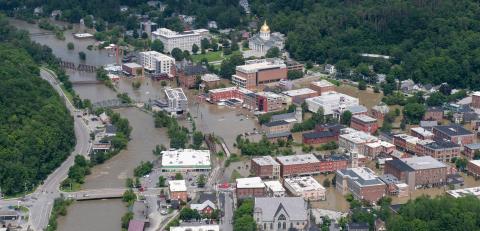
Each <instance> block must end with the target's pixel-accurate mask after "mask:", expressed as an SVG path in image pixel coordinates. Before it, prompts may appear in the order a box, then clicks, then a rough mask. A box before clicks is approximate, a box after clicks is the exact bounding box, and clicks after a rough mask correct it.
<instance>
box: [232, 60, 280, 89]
mask: <svg viewBox="0 0 480 231" xmlns="http://www.w3.org/2000/svg"><path fill="white" fill-rule="evenodd" d="M282 79H287V66H286V65H285V63H284V62H283V60H280V59H259V60H250V61H247V62H246V63H245V65H242V66H237V67H236V69H235V74H234V75H232V83H233V84H234V85H236V86H238V87H243V88H247V89H255V88H257V86H260V85H263V84H267V83H272V82H278V81H280V80H282Z"/></svg>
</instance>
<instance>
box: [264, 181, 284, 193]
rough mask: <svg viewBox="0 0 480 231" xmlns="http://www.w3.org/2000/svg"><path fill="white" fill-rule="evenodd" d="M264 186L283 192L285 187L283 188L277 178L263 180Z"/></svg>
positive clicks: (273, 190)
mask: <svg viewBox="0 0 480 231" xmlns="http://www.w3.org/2000/svg"><path fill="white" fill-rule="evenodd" d="M264 183H265V186H266V187H267V188H268V189H270V190H272V192H285V188H283V185H282V183H280V181H278V180H272V181H265V182H264Z"/></svg>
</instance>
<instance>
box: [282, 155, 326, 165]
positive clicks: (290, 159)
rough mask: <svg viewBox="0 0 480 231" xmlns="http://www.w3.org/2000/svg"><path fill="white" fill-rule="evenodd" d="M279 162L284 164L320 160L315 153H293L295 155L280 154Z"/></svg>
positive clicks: (307, 162)
mask: <svg viewBox="0 0 480 231" xmlns="http://www.w3.org/2000/svg"><path fill="white" fill-rule="evenodd" d="M277 160H278V162H280V164H282V165H294V164H312V163H318V162H320V161H319V160H318V159H317V157H315V156H314V155H313V154H303V155H293V156H278V157H277Z"/></svg>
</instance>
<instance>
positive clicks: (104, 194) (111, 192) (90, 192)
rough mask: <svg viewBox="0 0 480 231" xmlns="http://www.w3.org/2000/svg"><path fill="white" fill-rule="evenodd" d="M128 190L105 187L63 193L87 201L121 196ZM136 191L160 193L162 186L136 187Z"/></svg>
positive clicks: (151, 193)
mask: <svg viewBox="0 0 480 231" xmlns="http://www.w3.org/2000/svg"><path fill="white" fill-rule="evenodd" d="M126 190H128V188H104V189H87V190H81V191H77V192H68V193H63V194H64V195H65V196H66V197H67V198H70V199H73V200H77V201H86V200H102V199H113V198H121V197H122V196H123V193H124V192H125V191H126ZM134 192H135V193H137V194H139V193H140V194H148V195H159V194H160V188H148V189H145V191H144V192H139V191H138V190H137V189H134Z"/></svg>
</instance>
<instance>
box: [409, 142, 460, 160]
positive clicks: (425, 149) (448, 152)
mask: <svg viewBox="0 0 480 231" xmlns="http://www.w3.org/2000/svg"><path fill="white" fill-rule="evenodd" d="M417 151H418V152H417V153H416V154H417V155H421V156H431V157H433V158H435V159H437V160H438V161H443V162H450V161H451V160H452V159H453V158H458V157H460V145H458V144H455V143H452V142H450V141H445V140H436V141H433V142H417Z"/></svg>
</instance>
